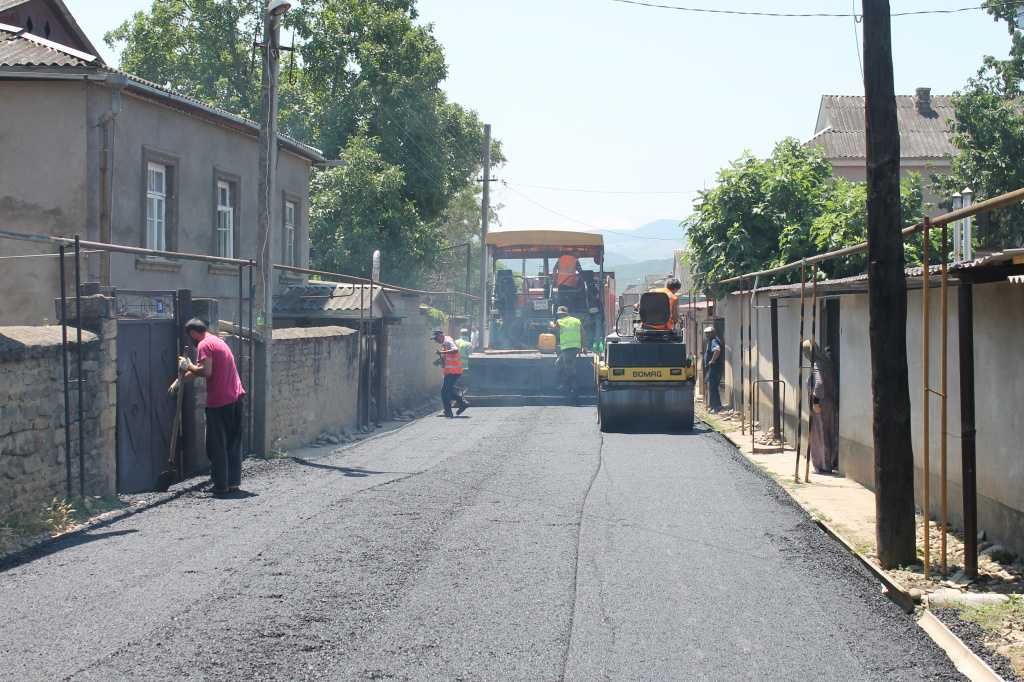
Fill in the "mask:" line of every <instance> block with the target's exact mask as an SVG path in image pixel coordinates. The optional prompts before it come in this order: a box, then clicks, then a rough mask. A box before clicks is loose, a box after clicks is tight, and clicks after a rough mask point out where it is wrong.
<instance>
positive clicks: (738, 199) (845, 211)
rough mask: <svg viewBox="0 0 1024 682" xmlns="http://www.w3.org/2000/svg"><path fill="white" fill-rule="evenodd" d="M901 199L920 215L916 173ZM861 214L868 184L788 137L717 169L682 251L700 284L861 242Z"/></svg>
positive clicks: (859, 260)
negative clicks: (764, 153)
mask: <svg viewBox="0 0 1024 682" xmlns="http://www.w3.org/2000/svg"><path fill="white" fill-rule="evenodd" d="M901 200H902V208H903V216H904V225H912V224H914V223H916V222H918V221H919V220H921V218H922V216H923V193H922V185H921V178H920V177H918V176H916V175H914V176H911V177H908V178H906V179H905V180H904V181H903V183H902V187H901ZM866 221H867V190H866V187H865V186H864V185H863V184H861V183H853V182H849V181H847V180H844V179H842V178H833V177H832V168H831V166H830V165H829V163H828V161H826V160H825V158H824V156H823V155H822V153H821V151H820V150H819V149H817V148H814V147H804V146H803V145H801V144H800V143H799V142H798V141H797V140H794V139H786V140H783V141H782V142H780V143H779V144H778V145H776V147H775V149H774V150H773V152H772V155H771V156H770V157H769V158H767V159H758V158H755V157H753V156H751V155H749V154H745V155H744V156H742V157H740V158H739V159H738V160H736V161H734V162H733V163H732V164H730V165H729V167H728V168H725V169H723V170H722V171H721V172H720V173H719V174H718V181H717V184H716V186H715V188H714V189H712V190H709V191H708V192H704V193H702V195H701V198H700V200H699V201H698V203H697V207H696V214H695V216H694V218H693V220H692V221H691V224H690V228H689V233H688V234H689V236H688V251H687V257H688V259H689V261H690V264H691V267H692V269H693V276H694V281H695V283H696V285H697V286H698V287H699V288H702V289H705V290H706V289H709V288H711V285H712V284H713V283H714V282H717V281H719V280H722V279H727V278H729V277H734V276H736V275H741V274H743V273H747V272H753V271H757V270H763V269H767V268H771V267H774V266H778V265H783V264H785V263H791V262H794V261H797V260H800V259H801V258H806V257H808V256H812V255H814V254H817V253H822V252H824V251H831V250H834V249H838V248H842V247H845V246H851V245H853V244H857V243H860V242H863V241H864V240H865V239H866V238H867V229H866ZM906 254H907V261H908V263H914V262H919V261H920V247H919V246H915V244H914V243H913V241H911V242H910V243H908V246H907V249H906ZM864 267H865V261H864V258H863V257H854V258H851V259H847V260H841V261H831V262H829V263H825V264H823V265H822V267H821V272H822V275H821V276H823V277H824V276H827V277H843V276H848V275H852V274H860V273H863V272H864ZM795 276H796V277H798V276H799V275H795ZM793 277H794V276H790V277H788V278H787V277H785V276H784V277H783V278H782V279H784V280H786V281H792V279H793Z"/></svg>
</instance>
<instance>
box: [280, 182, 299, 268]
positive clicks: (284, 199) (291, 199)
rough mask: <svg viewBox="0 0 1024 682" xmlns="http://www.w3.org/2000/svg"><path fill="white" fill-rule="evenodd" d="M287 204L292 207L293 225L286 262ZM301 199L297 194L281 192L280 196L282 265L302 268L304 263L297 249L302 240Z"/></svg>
mask: <svg viewBox="0 0 1024 682" xmlns="http://www.w3.org/2000/svg"><path fill="white" fill-rule="evenodd" d="M288 204H291V205H292V206H293V207H294V214H293V215H294V224H293V225H292V237H293V241H292V257H291V260H290V262H289V260H288V237H289V235H288ZM303 228H304V224H303V221H302V199H301V197H299V196H298V195H297V194H292V193H291V192H283V193H282V195H281V260H282V263H283V264H284V265H291V266H293V267H299V268H301V267H303V266H304V265H305V261H304V259H303V254H302V251H301V249H300V248H299V247H300V245H301V244H302V240H303V235H304V232H303Z"/></svg>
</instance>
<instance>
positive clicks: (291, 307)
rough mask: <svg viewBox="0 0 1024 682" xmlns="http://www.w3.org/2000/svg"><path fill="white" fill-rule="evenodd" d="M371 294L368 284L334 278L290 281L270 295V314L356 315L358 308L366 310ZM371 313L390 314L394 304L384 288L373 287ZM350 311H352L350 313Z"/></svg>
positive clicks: (349, 316)
mask: <svg viewBox="0 0 1024 682" xmlns="http://www.w3.org/2000/svg"><path fill="white" fill-rule="evenodd" d="M370 306H371V295H370V285H369V284H338V283H336V282H309V283H308V284H293V285H291V286H289V287H288V288H287V289H285V290H284V292H283V293H281V294H280V295H279V296H277V297H275V299H274V314H275V315H277V314H281V315H287V316H303V315H310V314H317V313H323V314H328V315H330V314H334V315H337V316H339V317H345V318H351V317H353V316H355V317H358V316H359V312H360V310H362V312H363V313H366V314H369V312H370ZM372 306H373V314H374V315H376V316H384V317H387V316H391V315H393V314H394V306H393V305H392V304H391V300H390V299H389V298H388V294H387V292H386V291H384V290H382V289H381V288H380V287H379V286H374V287H373V297H372ZM353 313H354V315H353Z"/></svg>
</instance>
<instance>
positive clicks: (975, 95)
mask: <svg viewBox="0 0 1024 682" xmlns="http://www.w3.org/2000/svg"><path fill="white" fill-rule="evenodd" d="M985 7H986V9H987V10H988V11H989V13H990V14H992V16H993V18H994V19H995V20H997V21H1004V22H1006V24H1007V27H1008V28H1009V30H1010V52H1009V56H1008V58H1007V59H1003V60H1000V59H996V58H995V57H991V56H989V57H985V58H984V60H983V62H982V66H981V68H980V69H979V71H978V73H977V75H976V76H975V77H974V78H972V79H970V80H969V81H968V82H967V85H966V86H965V87H964V89H963V90H962V91H961V92H959V93H957V94H956V95H955V96H954V98H953V102H954V107H955V110H956V121H955V122H954V123H953V124H952V132H953V143H954V144H955V145H956V147H957V149H958V150H959V153H958V154H957V155H956V156H955V157H954V158H953V162H952V168H951V172H950V174H949V175H948V176H946V177H937V178H935V179H934V184H935V186H936V187H938V188H940V189H941V190H943V191H944V192H945V193H947V194H952V193H954V192H959V191H960V190H962V189H963V188H964V187H970V188H971V189H972V190H974V193H975V198H976V200H982V199H989V198H992V197H995V196H998V195H1000V194H1003V193H1005V192H1010V191H1013V190H1016V189H1019V188H1021V187H1024V91H1022V85H1024V35H1022V33H1021V32H1020V31H1019V30H1016V28H1017V27H1016V24H1015V19H1014V17H1015V16H1016V14H1017V12H1018V11H1020V10H1021V9H1024V0H1018V1H1010V2H1005V1H1004V0H999V1H998V2H996V1H993V0H989V1H988V2H986V3H985ZM977 222H978V229H977V230H976V231H975V239H976V241H977V243H978V245H979V246H981V247H982V248H992V249H995V248H1002V247H1018V246H1024V208H1022V207H1021V206H1020V205H1017V206H1012V207H1008V208H1004V209H1000V210H998V211H993V212H990V213H986V214H982V215H979V216H978V219H977Z"/></svg>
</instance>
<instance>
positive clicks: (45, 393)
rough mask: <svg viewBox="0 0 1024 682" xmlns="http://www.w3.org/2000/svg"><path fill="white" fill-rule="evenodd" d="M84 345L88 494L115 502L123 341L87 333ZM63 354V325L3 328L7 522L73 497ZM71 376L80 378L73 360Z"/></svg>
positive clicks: (1, 504)
mask: <svg viewBox="0 0 1024 682" xmlns="http://www.w3.org/2000/svg"><path fill="white" fill-rule="evenodd" d="M104 331H109V330H108V329H105V330H104ZM114 333H115V335H116V331H115V332H114ZM82 340H83V344H84V345H83V351H84V357H83V363H82V370H83V374H84V377H85V381H86V385H85V396H86V397H87V399H86V401H85V404H84V408H85V431H84V435H85V472H86V487H85V493H86V494H88V495H103V496H108V495H113V494H114V492H115V486H116V483H117V477H116V469H115V467H116V454H115V436H114V433H115V428H116V366H117V359H116V341H115V340H114V339H105V340H103V341H101V340H100V337H98V336H97V335H96V334H93V333H91V332H83V334H82ZM60 348H61V330H60V327H56V326H46V327H0V518H2V517H4V516H7V515H9V514H19V513H31V514H35V513H38V512H39V511H41V510H42V508H43V507H44V506H45V505H46V504H47V503H48V502H49V501H50V500H51V499H53V498H54V497H61V498H64V497H66V496H67V487H66V486H67V470H66V452H65V447H64V445H65V444H64V439H65V422H64V401H63V370H62V366H61V357H60ZM72 357H74V356H72ZM111 367H113V368H114V371H113V372H111V371H110V368H111ZM70 370H71V376H72V378H75V377H76V376H77V374H76V373H75V364H74V362H72V363H71V367H70ZM77 396H78V393H77V391H74V390H73V391H72V392H71V439H72V440H71V456H72V462H71V464H72V483H73V491H72V494H73V495H75V496H78V495H80V494H81V492H82V491H81V489H80V488H79V485H78V466H79V464H78V455H79V451H78V429H79V422H78V403H77Z"/></svg>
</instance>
